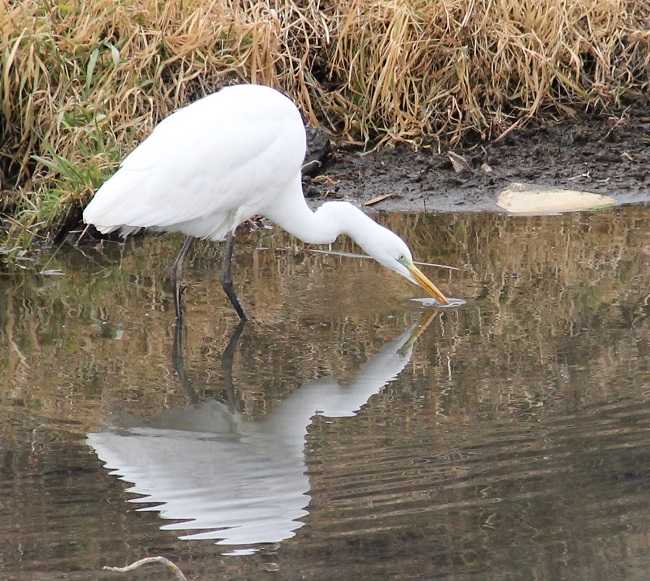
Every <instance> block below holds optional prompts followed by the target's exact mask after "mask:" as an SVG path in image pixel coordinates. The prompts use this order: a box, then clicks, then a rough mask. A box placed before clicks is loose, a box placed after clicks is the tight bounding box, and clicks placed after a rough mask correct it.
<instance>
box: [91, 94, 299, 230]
mask: <svg viewBox="0 0 650 581" xmlns="http://www.w3.org/2000/svg"><path fill="white" fill-rule="evenodd" d="M304 154H305V130H304V125H303V123H302V120H301V118H300V114H299V113H298V110H297V109H296V108H295V106H294V105H293V103H292V102H291V101H290V100H289V99H287V98H286V97H285V96H283V95H282V94H281V93H279V92H277V91H275V90H273V89H270V88H268V87H262V86H258V85H237V86H233V87H226V88H224V89H222V90H221V91H219V92H218V93H215V94H213V95H210V96H208V97H204V98H203V99H200V100H198V101H196V102H194V103H192V104H191V105H189V106H187V107H184V108H182V109H179V110H178V111H176V112H175V113H173V114H172V115H170V116H169V117H167V118H166V119H164V120H163V121H162V122H161V123H160V124H159V125H158V126H157V127H156V128H155V129H154V131H153V132H152V133H151V135H150V136H149V137H148V138H147V139H145V140H144V141H143V142H142V143H141V144H140V145H139V146H138V147H137V148H136V149H135V150H134V151H133V152H132V153H131V154H130V155H129V156H128V157H127V158H126V159H125V160H124V162H123V163H122V165H121V167H120V169H119V170H118V171H117V173H115V175H113V177H111V178H110V179H109V180H108V181H106V182H105V183H104V185H102V187H101V188H100V189H99V190H98V191H97V194H96V195H95V197H94V199H93V200H92V202H91V203H90V204H89V205H88V207H87V208H86V210H85V212H84V221H85V222H87V223H92V224H94V225H95V226H96V227H97V228H98V229H99V230H100V231H102V232H110V231H112V230H116V229H118V228H120V229H121V230H122V231H123V232H125V233H128V232H129V231H132V230H134V229H137V228H143V227H144V228H153V229H157V230H166V231H173V232H183V233H184V234H187V235H190V236H197V237H201V238H211V239H213V240H220V239H222V238H223V237H224V236H225V235H226V234H227V233H228V231H232V230H234V228H235V227H236V226H237V225H238V224H239V223H241V222H243V221H244V220H246V219H248V218H250V217H251V216H253V215H254V214H256V213H258V212H260V211H261V210H262V209H263V208H264V207H265V206H266V205H267V204H268V202H269V198H270V197H273V196H275V195H279V194H281V193H282V192H283V191H288V190H289V189H290V188H289V184H290V183H291V181H292V180H293V179H294V178H295V176H296V175H299V173H300V166H301V164H302V161H303V159H304Z"/></svg>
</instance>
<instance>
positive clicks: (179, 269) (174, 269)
mask: <svg viewBox="0 0 650 581" xmlns="http://www.w3.org/2000/svg"><path fill="white" fill-rule="evenodd" d="M192 242H194V238H193V237H192V236H186V237H185V240H184V241H183V246H181V250H180V252H179V253H178V256H176V258H175V259H174V262H173V263H172V266H171V268H170V269H169V278H170V280H171V282H172V285H173V287H174V307H175V308H176V318H177V319H182V317H183V309H182V305H181V294H182V292H183V291H182V288H181V274H182V273H183V260H185V257H186V256H187V253H188V252H189V251H190V248H192Z"/></svg>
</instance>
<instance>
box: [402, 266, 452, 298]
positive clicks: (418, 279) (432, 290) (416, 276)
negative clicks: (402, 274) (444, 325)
mask: <svg viewBox="0 0 650 581" xmlns="http://www.w3.org/2000/svg"><path fill="white" fill-rule="evenodd" d="M407 268H408V269H409V272H410V273H411V276H412V277H413V282H415V283H417V284H418V285H420V286H421V287H422V288H423V289H424V290H425V291H427V292H428V293H429V294H430V295H431V296H432V297H433V298H434V299H436V300H437V301H438V302H439V303H440V304H441V305H448V304H449V301H448V300H447V297H446V296H445V295H443V294H442V293H441V292H440V290H439V289H438V287H436V285H435V284H433V283H432V282H431V281H430V280H429V279H428V278H427V277H426V276H424V273H423V272H422V271H421V270H420V269H419V268H418V267H417V266H415V264H409V265H408V266H407Z"/></svg>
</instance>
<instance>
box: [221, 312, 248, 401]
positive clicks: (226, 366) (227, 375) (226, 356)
mask: <svg viewBox="0 0 650 581" xmlns="http://www.w3.org/2000/svg"><path fill="white" fill-rule="evenodd" d="M245 325H246V319H242V320H241V321H239V324H238V325H237V328H236V329H235V330H234V332H233V334H232V336H231V337H230V341H228V345H227V346H226V348H225V349H224V351H223V354H222V356H221V366H222V369H223V387H224V392H225V394H226V399H227V400H228V405H229V407H230V411H232V412H235V411H236V410H237V405H236V401H235V388H234V384H233V381H232V363H233V359H234V358H235V351H236V350H237V345H238V344H239V338H240V337H241V334H242V332H243V331H244V327H245Z"/></svg>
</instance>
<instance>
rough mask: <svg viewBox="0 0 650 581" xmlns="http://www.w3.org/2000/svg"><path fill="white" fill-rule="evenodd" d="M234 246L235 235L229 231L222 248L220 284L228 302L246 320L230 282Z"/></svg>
mask: <svg viewBox="0 0 650 581" xmlns="http://www.w3.org/2000/svg"><path fill="white" fill-rule="evenodd" d="M234 248H235V237H234V236H233V234H232V232H229V233H228V236H226V247H225V248H224V255H223V266H222V269H221V286H222V287H223V290H224V292H225V293H226V295H227V296H228V298H229V299H230V303H231V304H232V306H233V307H234V309H235V311H237V314H238V315H239V318H240V319H241V320H242V321H247V320H248V317H247V316H246V313H245V312H244V309H242V306H241V304H240V303H239V299H238V298H237V294H236V293H235V287H234V286H233V284H232V252H233V249H234Z"/></svg>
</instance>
